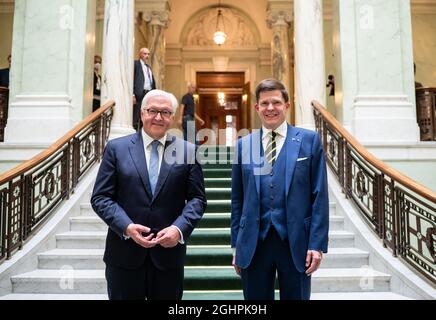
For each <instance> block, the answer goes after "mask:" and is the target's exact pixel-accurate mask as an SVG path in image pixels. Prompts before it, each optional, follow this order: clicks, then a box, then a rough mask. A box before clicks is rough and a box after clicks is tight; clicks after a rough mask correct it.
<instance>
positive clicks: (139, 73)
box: [132, 48, 156, 130]
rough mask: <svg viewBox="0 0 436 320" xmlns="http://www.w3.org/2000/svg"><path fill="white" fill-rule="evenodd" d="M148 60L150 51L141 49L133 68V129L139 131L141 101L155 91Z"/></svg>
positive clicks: (140, 124) (140, 125)
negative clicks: (151, 91) (148, 93)
mask: <svg viewBox="0 0 436 320" xmlns="http://www.w3.org/2000/svg"><path fill="white" fill-rule="evenodd" d="M149 58H150V50H148V49H147V48H142V49H141V50H139V60H135V68H134V73H133V121H132V125H133V128H134V129H136V130H139V129H140V128H141V127H142V122H141V121H140V120H141V119H140V113H141V104H142V99H143V98H144V97H145V95H146V94H147V92H149V91H150V90H153V89H156V82H155V80H154V76H153V72H152V71H151V67H150V66H149V65H148V59H149Z"/></svg>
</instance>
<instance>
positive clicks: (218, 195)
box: [206, 188, 232, 201]
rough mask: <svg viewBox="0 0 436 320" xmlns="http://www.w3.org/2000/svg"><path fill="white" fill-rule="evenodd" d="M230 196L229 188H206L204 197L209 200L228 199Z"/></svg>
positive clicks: (230, 190)
mask: <svg viewBox="0 0 436 320" xmlns="http://www.w3.org/2000/svg"><path fill="white" fill-rule="evenodd" d="M231 197H232V189H231V188H206V198H207V200H208V201H211V200H230V199H231Z"/></svg>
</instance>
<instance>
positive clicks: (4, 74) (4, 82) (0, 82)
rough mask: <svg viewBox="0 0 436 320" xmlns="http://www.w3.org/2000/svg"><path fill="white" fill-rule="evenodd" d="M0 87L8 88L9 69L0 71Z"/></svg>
mask: <svg viewBox="0 0 436 320" xmlns="http://www.w3.org/2000/svg"><path fill="white" fill-rule="evenodd" d="M0 87H5V88H9V68H6V69H1V70H0Z"/></svg>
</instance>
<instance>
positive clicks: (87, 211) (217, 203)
mask: <svg viewBox="0 0 436 320" xmlns="http://www.w3.org/2000/svg"><path fill="white" fill-rule="evenodd" d="M217 189H219V188H217ZM230 205H231V200H230V195H229V198H228V199H225V200H224V199H221V200H213V199H212V200H209V199H208V200H207V208H206V213H209V212H210V213H222V212H228V213H230ZM329 213H330V216H336V203H335V202H330V203H329ZM80 214H81V215H86V216H94V217H95V216H97V214H96V213H95V212H94V210H92V207H91V204H90V203H83V204H81V205H80Z"/></svg>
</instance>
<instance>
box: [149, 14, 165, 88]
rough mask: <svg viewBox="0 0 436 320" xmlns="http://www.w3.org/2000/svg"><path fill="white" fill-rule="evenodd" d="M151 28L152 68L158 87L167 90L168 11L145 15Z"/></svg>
mask: <svg viewBox="0 0 436 320" xmlns="http://www.w3.org/2000/svg"><path fill="white" fill-rule="evenodd" d="M144 19H145V21H146V22H147V23H148V26H149V35H150V36H149V39H148V48H149V50H150V60H151V68H152V70H153V75H154V77H155V80H156V87H157V88H159V89H164V88H165V37H164V29H165V28H166V27H167V26H168V22H169V12H168V11H151V12H146V13H145V14H144Z"/></svg>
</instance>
